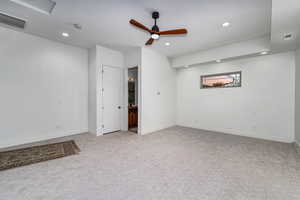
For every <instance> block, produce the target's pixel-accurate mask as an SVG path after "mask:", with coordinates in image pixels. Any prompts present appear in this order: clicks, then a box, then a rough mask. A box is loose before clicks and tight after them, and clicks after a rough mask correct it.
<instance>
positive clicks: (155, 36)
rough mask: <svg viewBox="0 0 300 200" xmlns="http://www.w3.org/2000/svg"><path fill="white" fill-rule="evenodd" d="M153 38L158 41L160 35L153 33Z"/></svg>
mask: <svg viewBox="0 0 300 200" xmlns="http://www.w3.org/2000/svg"><path fill="white" fill-rule="evenodd" d="M151 38H152V39H154V40H158V39H159V34H156V33H152V34H151Z"/></svg>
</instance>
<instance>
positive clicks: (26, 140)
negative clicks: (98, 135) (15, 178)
mask: <svg viewBox="0 0 300 200" xmlns="http://www.w3.org/2000/svg"><path fill="white" fill-rule="evenodd" d="M87 132H88V129H82V130H72V131H65V132H55V133H51V134H49V133H48V134H40V135H35V136H31V137H28V136H26V137H22V138H21V137H19V138H11V139H10V140H1V141H0V149H3V148H8V147H13V146H18V145H24V144H30V143H33V142H40V141H44V140H50V139H55V138H60V137H66V136H71V135H77V134H80V133H87Z"/></svg>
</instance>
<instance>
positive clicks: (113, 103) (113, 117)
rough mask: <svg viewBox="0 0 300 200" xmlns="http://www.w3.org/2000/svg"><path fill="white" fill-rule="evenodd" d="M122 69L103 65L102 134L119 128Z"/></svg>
mask: <svg viewBox="0 0 300 200" xmlns="http://www.w3.org/2000/svg"><path fill="white" fill-rule="evenodd" d="M121 78H122V69H121V68H117V67H108V66H103V79H102V80H103V82H102V84H103V93H102V94H103V100H102V102H103V118H102V119H103V134H105V133H110V132H115V131H119V130H121V116H122V115H121V114H122V113H121V109H122V108H121V102H122V99H121V97H122V96H121V93H122V88H121V81H122V79H121Z"/></svg>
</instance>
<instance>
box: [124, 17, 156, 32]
mask: <svg viewBox="0 0 300 200" xmlns="http://www.w3.org/2000/svg"><path fill="white" fill-rule="evenodd" d="M129 23H130V24H132V25H134V26H136V27H138V28H141V29H143V30H145V31H148V32H149V33H151V30H150V29H149V28H147V27H146V26H144V25H143V24H141V23H139V22H137V21H135V20H134V19H131V20H130V21H129Z"/></svg>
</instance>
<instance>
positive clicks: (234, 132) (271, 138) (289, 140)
mask: <svg viewBox="0 0 300 200" xmlns="http://www.w3.org/2000/svg"><path fill="white" fill-rule="evenodd" d="M177 126H181V127H187V128H194V129H199V130H203V131H211V132H218V133H225V134H229V135H238V136H243V137H249V138H256V139H262V140H269V141H274V142H283V143H293V142H294V138H279V137H274V136H262V135H259V134H252V133H249V132H244V131H238V130H234V129H232V130H223V129H219V130H218V129H214V130H213V129H205V128H204V129H203V128H199V127H192V126H186V125H177Z"/></svg>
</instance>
